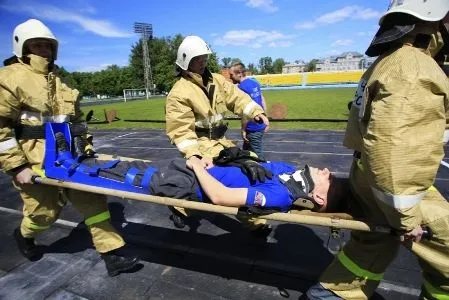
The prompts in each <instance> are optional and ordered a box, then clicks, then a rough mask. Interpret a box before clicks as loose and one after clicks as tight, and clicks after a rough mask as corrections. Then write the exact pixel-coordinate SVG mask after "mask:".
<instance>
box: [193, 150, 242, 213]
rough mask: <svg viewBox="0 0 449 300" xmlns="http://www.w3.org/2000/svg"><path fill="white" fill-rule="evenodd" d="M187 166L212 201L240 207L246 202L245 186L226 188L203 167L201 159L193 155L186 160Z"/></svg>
mask: <svg viewBox="0 0 449 300" xmlns="http://www.w3.org/2000/svg"><path fill="white" fill-rule="evenodd" d="M187 167H188V168H190V169H191V170H192V171H193V172H194V173H195V175H196V177H197V178H198V181H199V183H200V185H201V188H202V189H203V190H204V192H205V193H206V195H207V197H208V198H209V199H210V200H211V201H212V203H214V204H216V205H223V206H230V207H240V206H244V205H245V204H246V196H247V194H248V189H247V188H228V187H226V186H224V185H223V184H222V183H221V182H219V181H218V180H216V179H215V178H214V177H212V176H211V175H210V174H209V173H208V172H207V171H206V169H204V165H203V163H202V162H201V160H200V159H198V158H197V157H195V156H192V157H191V158H189V159H188V160H187Z"/></svg>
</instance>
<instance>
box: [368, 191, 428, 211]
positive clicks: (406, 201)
mask: <svg viewBox="0 0 449 300" xmlns="http://www.w3.org/2000/svg"><path fill="white" fill-rule="evenodd" d="M371 189H372V191H373V193H374V195H375V196H376V198H377V199H379V200H380V201H382V202H383V203H385V204H387V205H388V206H390V207H394V208H396V209H407V208H412V207H414V206H416V205H418V204H419V202H421V200H422V199H424V196H425V195H426V193H427V191H425V192H422V193H419V194H416V195H393V194H390V193H388V192H384V191H381V190H379V189H377V188H375V187H371Z"/></svg>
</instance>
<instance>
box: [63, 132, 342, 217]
mask: <svg viewBox="0 0 449 300" xmlns="http://www.w3.org/2000/svg"><path fill="white" fill-rule="evenodd" d="M55 136H56V143H57V152H58V156H57V161H56V165H58V166H60V167H63V168H66V169H67V172H85V173H89V174H90V176H95V177H103V178H106V179H108V180H116V181H121V182H124V181H125V180H126V181H128V182H130V184H132V185H134V186H142V187H146V188H147V189H148V193H149V194H151V195H155V196H163V197H170V198H177V199H187V200H194V201H204V202H212V203H213V204H217V205H222V206H230V207H247V208H248V210H249V211H251V212H253V213H261V214H262V213H267V212H274V211H278V212H287V211H289V210H290V209H291V208H292V206H293V205H294V204H295V205H299V206H301V207H303V208H307V209H310V210H312V211H316V212H329V211H335V209H336V207H337V205H338V203H339V202H340V201H338V200H339V199H341V198H343V197H345V195H346V192H347V189H345V186H347V184H346V185H345V184H344V180H343V179H340V178H336V177H334V176H333V174H332V173H331V172H330V171H329V170H328V169H327V168H325V169H318V168H314V167H310V166H308V165H306V166H305V167H304V168H302V169H297V168H296V167H295V166H293V165H291V164H288V163H285V162H261V161H260V160H259V159H257V158H254V157H252V156H251V155H250V154H249V152H247V151H243V150H240V149H239V148H237V147H235V148H228V149H225V150H223V151H222V152H221V153H220V155H219V157H218V158H216V159H215V161H214V163H215V165H214V166H213V167H211V168H209V169H205V168H204V165H203V164H202V162H201V160H200V159H199V158H197V157H195V156H193V157H191V158H189V159H188V160H187V161H186V160H185V159H182V158H176V159H170V160H161V161H157V162H148V161H141V160H134V161H113V162H111V161H101V160H98V159H96V158H94V157H76V156H74V155H73V154H72V153H71V152H70V150H69V147H68V145H67V142H66V140H65V138H64V136H63V134H61V133H56V135H55ZM101 166H102V167H101ZM92 170H95V171H94V172H92ZM145 178H147V179H145ZM130 179H131V180H130ZM330 199H332V201H329V200H330Z"/></svg>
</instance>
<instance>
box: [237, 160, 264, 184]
mask: <svg viewBox="0 0 449 300" xmlns="http://www.w3.org/2000/svg"><path fill="white" fill-rule="evenodd" d="M238 166H239V167H240V169H241V170H242V172H243V173H244V174H245V175H246V176H248V178H249V180H250V181H251V183H252V184H254V183H256V182H257V181H259V182H265V179H266V178H268V179H271V178H273V173H272V172H271V171H270V170H267V169H265V168H264V167H263V166H262V165H261V164H259V163H257V162H255V161H253V160H246V161H243V162H241V163H239V164H238Z"/></svg>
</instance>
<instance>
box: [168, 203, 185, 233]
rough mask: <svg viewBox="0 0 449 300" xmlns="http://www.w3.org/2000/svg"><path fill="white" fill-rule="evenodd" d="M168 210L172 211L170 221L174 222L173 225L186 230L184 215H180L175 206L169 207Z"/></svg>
mask: <svg viewBox="0 0 449 300" xmlns="http://www.w3.org/2000/svg"><path fill="white" fill-rule="evenodd" d="M168 209H169V210H170V211H171V216H170V220H172V221H173V224H174V225H175V227H177V228H184V227H185V226H186V222H185V218H186V216H184V215H183V214H182V213H180V212H179V211H178V210H177V209H176V208H174V207H173V206H169V207H168Z"/></svg>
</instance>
